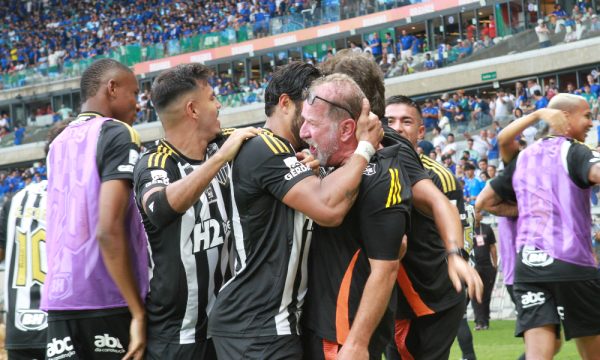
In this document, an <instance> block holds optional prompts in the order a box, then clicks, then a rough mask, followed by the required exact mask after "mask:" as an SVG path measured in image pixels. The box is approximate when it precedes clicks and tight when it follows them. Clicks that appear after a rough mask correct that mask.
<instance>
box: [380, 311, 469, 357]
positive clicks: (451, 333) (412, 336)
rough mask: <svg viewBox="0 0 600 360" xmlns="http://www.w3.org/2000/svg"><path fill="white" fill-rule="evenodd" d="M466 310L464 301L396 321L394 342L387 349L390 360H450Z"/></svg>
mask: <svg viewBox="0 0 600 360" xmlns="http://www.w3.org/2000/svg"><path fill="white" fill-rule="evenodd" d="M465 308H466V302H464V301H461V302H459V303H458V304H456V305H454V306H453V307H451V308H449V309H446V310H443V311H441V312H438V313H435V314H432V315H425V316H421V317H418V318H415V319H406V320H396V329H395V330H396V331H395V336H394V340H395V341H394V343H393V344H390V345H389V346H388V347H387V351H386V357H387V359H388V360H394V359H400V358H402V359H412V358H414V359H448V357H449V356H450V348H451V347H452V344H453V343H454V339H455V338H456V334H457V333H458V326H459V325H460V321H461V319H462V318H463V316H464V314H465ZM401 355H402V357H400V356H401Z"/></svg>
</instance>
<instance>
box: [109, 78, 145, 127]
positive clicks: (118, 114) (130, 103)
mask: <svg viewBox="0 0 600 360" xmlns="http://www.w3.org/2000/svg"><path fill="white" fill-rule="evenodd" d="M115 82H116V87H115V92H116V98H115V100H114V101H113V103H112V106H111V110H112V113H113V114H112V115H113V117H115V118H116V119H117V120H121V121H123V122H125V123H127V124H129V125H131V124H133V122H134V121H135V119H136V106H137V95H138V93H139V92H140V89H139V87H138V82H137V79H136V78H135V75H133V73H130V72H125V71H122V72H120V73H119V74H118V75H117V76H116V77H115Z"/></svg>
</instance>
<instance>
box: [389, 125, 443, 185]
mask: <svg viewBox="0 0 600 360" xmlns="http://www.w3.org/2000/svg"><path fill="white" fill-rule="evenodd" d="M383 131H384V137H383V140H382V141H381V143H382V144H383V145H384V146H386V147H388V146H396V145H399V146H398V149H399V152H400V155H401V160H402V166H403V167H404V169H405V170H406V174H407V175H408V178H409V181H410V185H411V186H412V185H414V184H416V183H418V182H419V181H421V180H423V179H431V178H430V177H429V173H428V172H427V170H425V168H424V167H423V164H422V163H421V159H419V154H417V152H416V151H415V149H414V148H413V146H412V144H411V143H410V141H408V139H406V138H404V137H402V136H400V135H399V134H398V133H397V132H396V131H395V130H394V129H392V128H390V127H389V126H385V125H384V126H383Z"/></svg>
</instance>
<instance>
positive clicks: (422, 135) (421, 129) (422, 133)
mask: <svg viewBox="0 0 600 360" xmlns="http://www.w3.org/2000/svg"><path fill="white" fill-rule="evenodd" d="M417 136H418V138H419V139H424V138H425V125H423V124H421V125H419V132H418V134H417Z"/></svg>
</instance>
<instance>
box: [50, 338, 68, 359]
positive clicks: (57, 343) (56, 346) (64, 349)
mask: <svg viewBox="0 0 600 360" xmlns="http://www.w3.org/2000/svg"><path fill="white" fill-rule="evenodd" d="M72 355H75V351H74V350H73V343H72V342H71V337H70V336H67V337H65V338H62V339H57V338H52V340H51V341H50V342H49V343H48V344H47V345H46V357H47V359H49V360H59V359H64V358H66V357H70V356H72Z"/></svg>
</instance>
